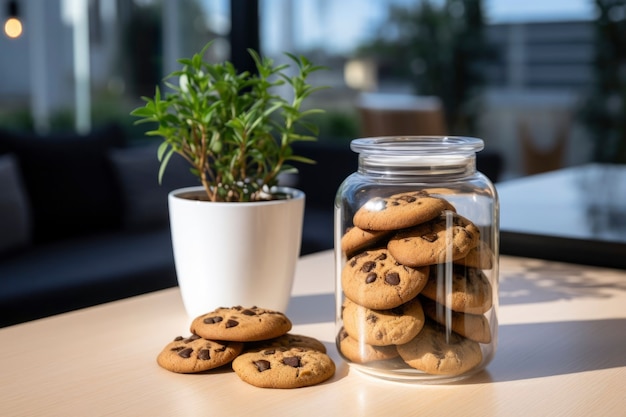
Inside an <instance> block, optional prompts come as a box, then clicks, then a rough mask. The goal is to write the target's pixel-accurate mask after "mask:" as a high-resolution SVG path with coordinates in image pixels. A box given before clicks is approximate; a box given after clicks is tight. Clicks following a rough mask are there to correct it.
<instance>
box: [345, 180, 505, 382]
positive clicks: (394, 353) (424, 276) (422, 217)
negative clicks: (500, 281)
mask: <svg viewBox="0 0 626 417" xmlns="http://www.w3.org/2000/svg"><path fill="white" fill-rule="evenodd" d="M363 194H365V193H363ZM353 200H354V201H352V205H351V206H350V207H349V208H347V209H346V208H345V207H344V208H342V210H340V216H339V217H338V219H339V220H340V221H339V225H341V228H340V229H338V230H337V242H338V244H337V247H336V254H337V265H338V271H337V274H338V280H337V294H338V300H337V306H338V307H337V308H338V314H337V316H338V320H337V348H338V351H339V353H340V354H341V356H342V357H343V358H344V359H345V360H346V361H347V362H349V363H350V364H351V365H353V366H355V367H356V368H357V369H359V370H361V371H364V372H366V373H370V374H374V375H376V376H379V377H382V378H388V379H396V380H408V381H421V382H423V381H450V380H456V379H460V378H465V377H467V376H469V375H471V374H473V373H475V372H477V371H479V370H481V369H483V368H484V367H485V366H486V364H487V363H488V362H489V361H490V360H491V358H492V357H493V355H494V353H495V340H496V336H497V314H496V310H497V268H494V265H496V264H497V259H496V253H497V250H495V245H496V243H497V242H495V239H494V233H493V231H492V230H491V229H490V228H491V227H492V226H491V225H490V224H487V225H483V224H480V223H478V222H475V221H474V220H472V216H473V214H474V213H473V210H471V209H470V210H466V207H467V203H465V202H464V201H463V199H462V198H457V197H456V196H452V198H446V192H445V190H444V191H442V190H437V189H433V190H424V189H418V190H409V191H404V190H403V191H400V192H396V193H390V194H387V195H384V196H381V195H376V196H374V197H369V198H361V200H362V201H361V202H358V199H353ZM457 200H458V201H461V203H458V202H457ZM355 201H356V203H355Z"/></svg>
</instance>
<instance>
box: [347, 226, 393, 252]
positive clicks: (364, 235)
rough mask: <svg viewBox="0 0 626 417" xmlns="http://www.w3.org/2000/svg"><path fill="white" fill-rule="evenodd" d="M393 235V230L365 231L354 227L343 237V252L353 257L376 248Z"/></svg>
mask: <svg viewBox="0 0 626 417" xmlns="http://www.w3.org/2000/svg"><path fill="white" fill-rule="evenodd" d="M391 233H392V231H391V230H363V229H361V228H359V227H356V226H355V227H352V228H350V229H349V230H348V231H347V232H346V233H345V234H344V235H343V236H342V237H341V250H342V251H343V253H345V254H346V256H348V257H351V256H353V255H354V254H356V253H358V252H360V251H361V250H363V249H367V248H370V247H372V246H374V245H375V244H376V243H377V242H379V241H380V240H381V239H383V238H385V237H387V236H389V235H390V234H391Z"/></svg>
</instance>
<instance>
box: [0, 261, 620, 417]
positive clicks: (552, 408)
mask: <svg viewBox="0 0 626 417" xmlns="http://www.w3.org/2000/svg"><path fill="white" fill-rule="evenodd" d="M333 259H334V258H333V255H332V252H331V251H326V252H320V253H316V254H312V255H308V256H305V257H303V258H302V259H301V260H300V262H299V264H298V269H297V276H296V281H295V284H294V291H293V299H292V302H291V304H290V307H289V309H288V311H287V314H288V316H289V317H290V318H291V319H292V321H293V323H294V328H293V331H292V332H293V333H299V334H305V335H309V336H313V337H317V338H319V339H320V340H322V341H323V342H325V344H326V347H327V348H328V350H329V353H330V355H331V356H332V357H333V359H334V360H335V361H336V363H337V372H336V374H335V376H334V377H333V378H332V379H331V380H329V381H328V382H326V383H323V384H321V385H317V386H313V387H308V388H301V389H294V390H271V389H261V388H256V387H253V386H251V385H248V384H246V383H244V382H242V381H241V380H239V378H238V377H237V376H236V375H235V374H234V373H233V372H232V371H230V370H229V368H226V369H220V370H218V371H215V372H211V373H208V374H200V375H179V374H175V373H171V372H168V371H165V370H163V369H161V368H160V367H159V366H158V365H157V364H156V360H155V358H156V356H157V354H158V353H159V352H160V350H161V349H162V348H163V346H165V344H166V343H168V342H169V341H170V340H172V339H173V338H174V337H175V336H177V335H179V334H180V335H187V334H188V325H189V318H187V317H186V314H185V312H184V309H183V306H182V302H181V300H180V295H179V292H178V289H177V288H172V289H168V290H164V291H159V292H155V293H151V294H147V295H143V296H139V297H134V298H130V299H126V300H121V301H117V302H113V303H110V304H105V305H101V306H96V307H92V308H88V309H84V310H79V311H76V312H72V313H68V314H63V315H60V316H56V317H50V318H46V319H42V320H37V321H34V322H30V323H24V324H20V325H16V326H12V327H7V328H4V329H1V330H0V378H1V385H0V416H3V417H12V416H29V417H32V416H64V417H68V416H187V417H189V416H272V417H276V416H309V415H310V416H377V417H380V416H393V417H400V416H446V417H453V416H465V417H468V416H477V417H487V416H507V417H511V416H525V417H526V416H533V417H534V416H568V417H571V416H585V417H589V416H602V417H606V416H626V392H625V388H624V387H625V386H626V271H621V270H611V269H602V268H595V267H584V266H580V265H571V264H563V263H555V262H548V261H542V260H535V259H524V258H512V257H506V256H503V257H502V258H501V262H500V281H501V285H500V310H499V311H500V328H499V346H498V351H497V353H496V356H495V359H494V361H493V362H492V363H491V364H490V365H489V366H488V367H487V369H486V370H485V371H483V372H481V373H479V374H477V375H475V376H473V377H471V378H470V379H467V380H465V381H462V382H458V383H454V384H448V385H413V384H406V383H395V382H388V381H382V380H376V379H374V378H372V377H369V376H366V375H363V374H361V373H360V372H358V371H356V370H353V369H352V370H351V369H350V367H349V366H348V365H347V364H346V363H345V362H343V361H342V360H341V359H340V357H339V356H338V354H337V350H336V349H335V346H334V343H333V339H334V333H335V329H334V274H333Z"/></svg>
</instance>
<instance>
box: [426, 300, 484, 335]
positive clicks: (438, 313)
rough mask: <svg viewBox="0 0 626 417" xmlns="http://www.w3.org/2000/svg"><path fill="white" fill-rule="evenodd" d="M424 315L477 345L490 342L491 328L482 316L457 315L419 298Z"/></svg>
mask: <svg viewBox="0 0 626 417" xmlns="http://www.w3.org/2000/svg"><path fill="white" fill-rule="evenodd" d="M421 301H422V308H423V309H424V314H425V315H426V316H427V317H428V318H430V319H431V320H434V321H436V322H437V323H439V324H441V325H446V323H449V324H450V328H451V329H452V331H454V332H456V333H458V334H460V335H461V336H465V337H467V338H468V339H470V340H474V341H476V342H478V343H490V342H491V328H490V327H489V321H488V320H487V317H485V316H484V315H482V314H467V313H459V312H457V311H453V310H450V309H449V308H447V307H446V306H443V305H441V304H439V303H437V302H435V301H433V300H431V299H429V298H426V297H421Z"/></svg>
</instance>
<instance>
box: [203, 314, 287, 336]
mask: <svg viewBox="0 0 626 417" xmlns="http://www.w3.org/2000/svg"><path fill="white" fill-rule="evenodd" d="M289 330H291V321H290V320H289V319H288V318H287V316H285V315H284V314H283V313H281V312H279V311H274V310H267V309H263V308H259V307H250V308H245V307H241V306H236V307H220V308H217V309H215V310H214V311H212V312H210V313H206V314H203V315H201V316H198V317H196V318H195V319H194V320H193V321H192V323H191V332H192V333H194V334H197V335H200V336H202V337H204V338H205V339H212V340H230V341H235V342H254V341H259V340H265V339H271V338H274V337H278V336H282V335H284V334H285V333H287V332H288V331H289Z"/></svg>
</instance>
